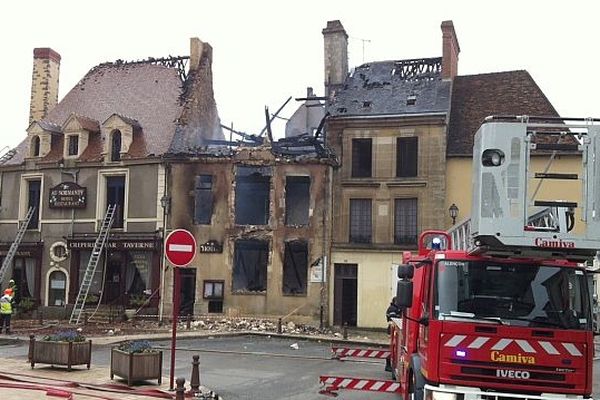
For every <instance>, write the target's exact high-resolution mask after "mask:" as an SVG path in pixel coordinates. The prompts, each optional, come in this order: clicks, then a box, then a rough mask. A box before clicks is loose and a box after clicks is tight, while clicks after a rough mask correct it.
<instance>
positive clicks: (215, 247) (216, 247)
mask: <svg viewBox="0 0 600 400" xmlns="http://www.w3.org/2000/svg"><path fill="white" fill-rule="evenodd" d="M198 251H199V252H200V253H222V252H223V245H222V244H221V243H219V242H217V241H216V240H209V241H208V242H206V243H204V244H201V245H200V246H198Z"/></svg>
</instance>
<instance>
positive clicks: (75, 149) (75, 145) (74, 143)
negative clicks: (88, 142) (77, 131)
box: [69, 136, 79, 156]
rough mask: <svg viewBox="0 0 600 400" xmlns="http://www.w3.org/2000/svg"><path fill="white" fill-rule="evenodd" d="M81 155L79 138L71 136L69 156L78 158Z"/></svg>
mask: <svg viewBox="0 0 600 400" xmlns="http://www.w3.org/2000/svg"><path fill="white" fill-rule="evenodd" d="M77 153H79V136H69V155H70V156H76V155H77Z"/></svg>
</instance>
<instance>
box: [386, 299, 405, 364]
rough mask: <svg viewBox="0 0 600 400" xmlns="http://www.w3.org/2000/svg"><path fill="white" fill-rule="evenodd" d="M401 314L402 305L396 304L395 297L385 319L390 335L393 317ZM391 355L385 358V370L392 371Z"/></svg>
mask: <svg viewBox="0 0 600 400" xmlns="http://www.w3.org/2000/svg"><path fill="white" fill-rule="evenodd" d="M401 315H402V311H401V310H400V307H398V306H397V305H396V298H395V297H394V298H392V302H391V303H390V305H389V306H388V308H387V310H386V311H385V319H386V321H387V322H388V327H387V333H388V335H389V334H390V333H392V326H391V321H392V318H399V317H400V316H401ZM390 357H391V356H387V358H386V359H385V370H386V371H388V372H392V363H391V360H390Z"/></svg>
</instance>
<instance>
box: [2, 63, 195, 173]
mask: <svg viewBox="0 0 600 400" xmlns="http://www.w3.org/2000/svg"><path fill="white" fill-rule="evenodd" d="M182 86H183V85H182V82H181V78H180V77H179V73H178V70H177V68H171V67H166V66H164V65H160V64H158V65H156V64H151V63H150V62H148V63H143V62H137V63H123V62H116V63H105V64H100V65H98V66H96V67H94V68H92V69H91V70H90V71H89V72H88V73H87V74H86V75H85V77H84V78H83V79H82V80H81V81H80V82H79V83H78V84H77V85H75V87H74V88H73V89H71V91H69V93H68V94H67V95H66V96H65V97H64V98H63V99H62V100H61V101H60V102H59V103H58V104H57V105H56V107H54V108H53V109H52V110H51V111H50V112H49V113H48V115H47V117H46V118H45V119H44V120H43V121H40V123H41V124H46V125H47V126H54V127H55V126H57V125H58V126H62V124H63V123H64V122H65V121H66V120H67V119H68V117H69V116H70V115H71V114H72V113H75V114H77V115H78V116H82V117H84V118H86V119H88V120H90V119H91V120H95V121H100V122H103V121H105V120H106V119H107V118H109V117H110V116H111V115H113V114H118V115H120V116H126V117H125V118H127V119H128V120H131V122H132V123H134V125H138V126H141V131H142V135H137V136H136V135H134V140H133V143H132V145H131V148H130V149H131V150H130V154H129V155H130V157H131V158H143V157H148V156H160V155H162V154H164V153H165V152H166V151H167V149H168V148H169V144H170V143H171V140H172V138H173V135H174V134H175V127H176V122H177V119H178V117H179V116H180V114H181V112H182V105H181V102H180V96H182V94H183V90H182ZM48 124H53V125H48ZM54 130H56V129H54ZM92 136H99V134H97V135H92ZM142 137H143V139H142ZM27 141H28V140H27V138H26V139H25V140H24V141H23V142H22V143H21V144H19V146H17V154H16V155H15V157H13V158H12V159H11V160H10V161H9V162H7V163H6V164H4V165H14V164H20V163H22V162H23V160H24V157H25V155H26V151H27V147H28V146H27ZM101 148H102V146H101V138H99V137H90V147H88V148H87V149H86V150H85V151H84V153H83V155H82V157H80V160H90V159H98V158H99V156H100V154H99V151H101ZM92 150H93V152H92ZM61 152H62V149H61ZM49 155H50V154H49ZM46 158H47V157H45V158H44V160H43V161H47V160H46ZM40 161H42V160H40Z"/></svg>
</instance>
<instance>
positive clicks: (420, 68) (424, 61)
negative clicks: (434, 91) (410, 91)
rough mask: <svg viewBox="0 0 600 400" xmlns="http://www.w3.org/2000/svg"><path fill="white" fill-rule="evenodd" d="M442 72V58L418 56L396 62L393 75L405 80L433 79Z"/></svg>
mask: <svg viewBox="0 0 600 400" xmlns="http://www.w3.org/2000/svg"><path fill="white" fill-rule="evenodd" d="M441 72H442V58H441V57H438V58H418V59H413V60H400V61H396V62H395V63H394V69H393V70H392V75H397V76H399V77H400V79H403V80H407V81H409V80H433V79H436V78H439V75H440V73H441Z"/></svg>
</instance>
